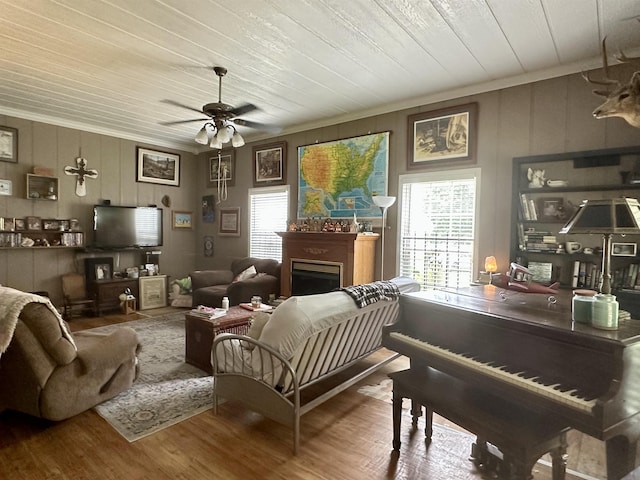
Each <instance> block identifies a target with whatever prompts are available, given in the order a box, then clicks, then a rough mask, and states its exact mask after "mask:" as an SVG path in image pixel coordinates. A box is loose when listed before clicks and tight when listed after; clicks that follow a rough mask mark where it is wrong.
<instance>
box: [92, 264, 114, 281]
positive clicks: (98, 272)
mask: <svg viewBox="0 0 640 480" xmlns="http://www.w3.org/2000/svg"><path fill="white" fill-rule="evenodd" d="M95 276H96V280H111V265H110V264H108V263H98V264H96V266H95Z"/></svg>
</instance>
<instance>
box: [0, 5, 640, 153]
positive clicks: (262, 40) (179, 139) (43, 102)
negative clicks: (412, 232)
mask: <svg viewBox="0 0 640 480" xmlns="http://www.w3.org/2000/svg"><path fill="white" fill-rule="evenodd" d="M637 17H640V2H638V1H637V0H562V1H560V0H430V1H428V0H349V1H344V0H242V1H238V2H230V1H224V2H223V1H219V0H189V1H187V0H136V1H131V0H0V114H6V115H11V116H17V117H20V118H27V119H32V120H38V121H44V122H48V123H53V124H57V125H66V126H71V127H76V128H81V129H83V130H88V131H94V132H98V133H105V134H111V135H116V136H119V137H123V138H130V139H134V140H136V141H142V142H149V143H153V144H156V145H164V146H169V147H176V148H183V149H188V150H193V151H197V150H196V147H198V144H196V143H195V142H194V140H193V139H194V136H195V134H196V133H197V132H198V130H199V129H200V128H201V126H202V124H203V123H204V122H195V123H186V124H181V125H175V126H162V125H160V122H167V121H173V120H185V119H190V118H194V117H195V118H204V117H202V116H199V115H198V114H197V113H194V112H192V111H191V112H190V111H188V110H184V109H181V108H179V107H177V106H175V105H171V104H168V103H166V102H164V101H165V100H172V101H175V102H179V103H181V104H185V105H189V106H192V107H193V108H195V109H200V108H201V107H202V105H204V104H206V103H209V102H215V101H217V98H218V81H217V77H215V75H214V73H213V71H212V70H211V67H212V66H214V65H221V66H224V67H226V68H227V69H228V70H229V73H228V75H227V76H226V77H225V78H224V80H223V84H222V101H223V102H225V103H229V104H232V105H239V104H242V103H245V102H249V103H252V104H255V105H256V106H258V107H259V109H260V110H259V111H254V112H251V113H249V114H247V115H246V117H243V118H246V120H251V121H255V122H263V123H268V124H272V125H276V126H278V127H280V128H282V131H283V132H284V133H290V132H294V131H300V130H305V129H308V128H312V127H316V126H322V125H331V124H335V123H339V122H342V121H347V120H353V119H357V118H363V117H366V116H369V115H374V114H379V113H384V112H388V111H393V110H398V109H401V108H407V107H411V106H416V105H424V104H428V103H432V102H434V101H439V100H444V99H447V98H455V97H459V96H462V95H465V94H469V93H476V92H481V91H488V90H492V89H495V88H502V87H506V86H509V85H515V84H519V83H525V82H528V81H532V80H538V79H542V78H550V77H554V76H558V75H565V74H568V73H573V72H577V71H580V70H585V69H592V68H598V66H599V59H598V58H599V57H598V56H599V44H600V40H601V39H602V38H603V36H605V35H607V38H608V42H609V45H610V46H611V47H612V49H613V48H616V49H617V48H620V49H624V50H625V52H626V53H631V54H633V53H634V52H635V53H636V54H637V50H638V47H640V24H639V23H638V22H637ZM585 88H590V87H589V86H587V85H586V84H585ZM594 103H595V102H594ZM239 131H240V132H241V133H242V134H243V135H244V136H245V137H246V138H247V140H249V141H250V140H254V139H261V138H267V137H268V136H269V134H267V133H265V132H262V131H256V130H252V129H248V128H246V127H239Z"/></svg>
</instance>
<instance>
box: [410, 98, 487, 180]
mask: <svg viewBox="0 0 640 480" xmlns="http://www.w3.org/2000/svg"><path fill="white" fill-rule="evenodd" d="M477 116H478V104H477V103H469V104H467V105H460V106H458V107H450V108H443V109H441V110H433V111H431V112H423V113H416V114H414V115H409V117H408V121H409V124H408V128H407V132H409V139H408V140H409V142H408V152H409V155H408V156H407V168H410V169H412V168H413V169H415V168H422V167H432V166H442V164H443V163H451V162H455V163H456V164H458V163H475V161H476V158H475V157H476V122H477Z"/></svg>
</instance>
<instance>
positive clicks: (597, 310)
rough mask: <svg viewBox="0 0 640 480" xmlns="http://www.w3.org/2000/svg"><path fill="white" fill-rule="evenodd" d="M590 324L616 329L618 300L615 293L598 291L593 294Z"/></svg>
mask: <svg viewBox="0 0 640 480" xmlns="http://www.w3.org/2000/svg"><path fill="white" fill-rule="evenodd" d="M591 324H592V325H593V326H594V327H595V328H599V329H601V330H617V328H618V301H617V300H616V297H615V295H610V294H605V293H598V294H597V295H595V296H594V301H593V317H592V319H591Z"/></svg>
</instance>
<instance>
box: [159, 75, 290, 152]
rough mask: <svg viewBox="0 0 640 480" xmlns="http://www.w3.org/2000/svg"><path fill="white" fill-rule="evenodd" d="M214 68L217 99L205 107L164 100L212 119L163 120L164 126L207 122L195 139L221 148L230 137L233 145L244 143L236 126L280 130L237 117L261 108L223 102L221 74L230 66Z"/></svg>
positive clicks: (237, 145)
mask: <svg viewBox="0 0 640 480" xmlns="http://www.w3.org/2000/svg"><path fill="white" fill-rule="evenodd" d="M213 71H214V72H215V73H216V75H217V76H218V101H217V102H213V103H207V104H206V105H203V107H202V110H198V109H197V108H193V107H190V106H188V105H184V104H182V103H180V102H176V101H174V100H163V102H164V103H168V104H169V105H175V106H177V107H181V108H186V109H187V110H191V111H193V112H198V113H201V114H204V115H206V116H207V117H209V118H193V119H190V120H177V121H174V122H162V125H177V124H181V123H191V122H206V123H205V124H204V126H203V127H202V128H201V129H200V131H199V132H198V134H197V135H196V137H195V140H196V142H198V143H200V144H202V145H206V144H209V146H210V147H211V148H218V149H221V148H222V144H223V143H227V142H228V141H229V140H231V144H232V145H233V146H234V147H241V146H243V145H244V139H243V138H242V135H240V133H239V132H238V130H237V129H236V125H237V126H242V127H248V128H256V129H261V130H267V131H270V132H277V131H279V129H278V128H274V127H273V126H272V125H267V124H264V123H258V122H252V121H250V120H245V119H243V118H238V117H239V116H241V115H245V114H247V113H249V112H252V111H254V110H258V107H256V106H255V105H253V104H251V103H243V104H242V105H240V106H238V107H233V106H232V105H229V104H227V103H223V102H222V77H224V76H225V75H226V74H227V69H226V68H224V67H213Z"/></svg>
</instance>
